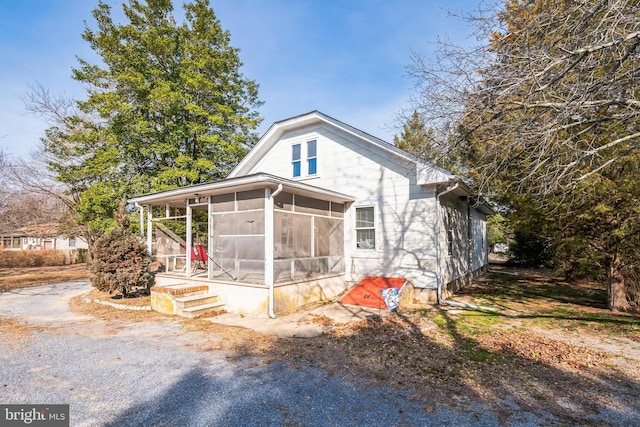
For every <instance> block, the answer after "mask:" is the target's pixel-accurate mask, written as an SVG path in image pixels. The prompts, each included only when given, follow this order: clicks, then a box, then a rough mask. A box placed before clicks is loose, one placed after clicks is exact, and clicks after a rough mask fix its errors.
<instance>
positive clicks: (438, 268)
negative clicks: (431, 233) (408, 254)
mask: <svg viewBox="0 0 640 427" xmlns="http://www.w3.org/2000/svg"><path fill="white" fill-rule="evenodd" d="M459 186H460V184H459V183H457V182H456V183H455V184H454V186H453V187H449V188H447V189H446V190H444V191H443V192H441V193H438V194H437V195H436V227H437V229H436V298H437V300H438V305H440V304H442V302H443V300H442V278H441V275H442V266H441V264H442V261H441V260H440V259H441V258H442V255H441V253H440V232H441V231H442V227H441V224H440V196H442V195H444V194H447V193H450V192H452V191H453V190H455V189H456V188H458V187H459Z"/></svg>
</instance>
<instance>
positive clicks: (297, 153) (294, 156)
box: [291, 144, 302, 177]
mask: <svg viewBox="0 0 640 427" xmlns="http://www.w3.org/2000/svg"><path fill="white" fill-rule="evenodd" d="M291 148H292V150H291V164H292V165H293V176H294V177H297V176H300V159H301V148H302V146H301V145H300V144H294V145H293V146H292V147H291Z"/></svg>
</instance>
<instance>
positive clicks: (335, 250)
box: [129, 173, 354, 315]
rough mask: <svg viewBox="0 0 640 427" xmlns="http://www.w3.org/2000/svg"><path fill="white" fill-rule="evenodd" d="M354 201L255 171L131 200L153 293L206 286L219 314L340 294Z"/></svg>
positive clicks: (269, 309)
mask: <svg viewBox="0 0 640 427" xmlns="http://www.w3.org/2000/svg"><path fill="white" fill-rule="evenodd" d="M353 200H354V199H353V198H352V197H350V196H347V195H345V194H340V193H337V192H335V191H330V190H326V189H322V188H319V187H314V186H311V185H308V184H305V183H303V182H299V181H293V180H288V179H284V178H280V177H277V176H274V175H269V174H264V173H259V174H254V175H248V176H242V177H237V178H232V179H227V180H223V181H218V182H213V183H208V184H199V185H194V186H189V187H183V188H178V189H174V190H168V191H163V192H158V193H153V194H147V195H142V196H138V197H134V198H132V199H130V200H129V202H130V203H134V204H135V205H136V206H137V207H138V209H139V211H140V229H141V230H142V231H141V233H143V235H144V238H145V240H146V242H147V246H148V248H149V250H150V253H151V255H152V259H153V263H152V270H153V271H154V272H155V283H156V286H162V285H168V284H175V283H183V282H186V283H191V284H199V285H206V286H207V287H208V289H209V291H210V292H212V293H215V294H216V295H217V296H218V297H219V298H220V299H221V300H222V301H223V302H224V303H225V310H226V311H230V312H237V313H242V314H249V315H263V314H270V315H274V313H275V312H278V313H281V312H289V311H293V310H295V309H296V308H298V307H300V306H303V305H306V304H309V303H312V302H315V301H319V300H323V299H329V298H332V297H333V296H335V295H337V294H339V293H340V292H342V291H343V290H344V289H345V286H346V284H345V282H344V273H345V234H344V230H345V225H344V218H345V211H346V210H347V208H348V207H349V204H350V203H351V202H353Z"/></svg>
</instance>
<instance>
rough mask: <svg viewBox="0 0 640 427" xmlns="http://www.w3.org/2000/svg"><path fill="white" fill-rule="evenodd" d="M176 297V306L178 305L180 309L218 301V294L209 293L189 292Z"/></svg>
mask: <svg viewBox="0 0 640 427" xmlns="http://www.w3.org/2000/svg"><path fill="white" fill-rule="evenodd" d="M174 299H175V302H176V307H178V308H179V309H185V308H189V307H195V306H198V305H205V304H213V303H215V302H218V296H217V295H212V294H209V293H204V294H197V295H191V294H189V295H187V296H180V297H177V298H174Z"/></svg>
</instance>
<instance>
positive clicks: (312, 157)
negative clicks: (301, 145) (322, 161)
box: [307, 139, 318, 175]
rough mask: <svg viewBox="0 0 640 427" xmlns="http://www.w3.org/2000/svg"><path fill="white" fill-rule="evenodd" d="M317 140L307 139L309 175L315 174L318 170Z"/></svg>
mask: <svg viewBox="0 0 640 427" xmlns="http://www.w3.org/2000/svg"><path fill="white" fill-rule="evenodd" d="M316 145H317V144H316V140H315V139H314V140H313V141H307V166H308V168H309V169H308V172H309V175H315V174H316V173H317V172H318V157H317V151H316V148H317V147H316Z"/></svg>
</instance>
